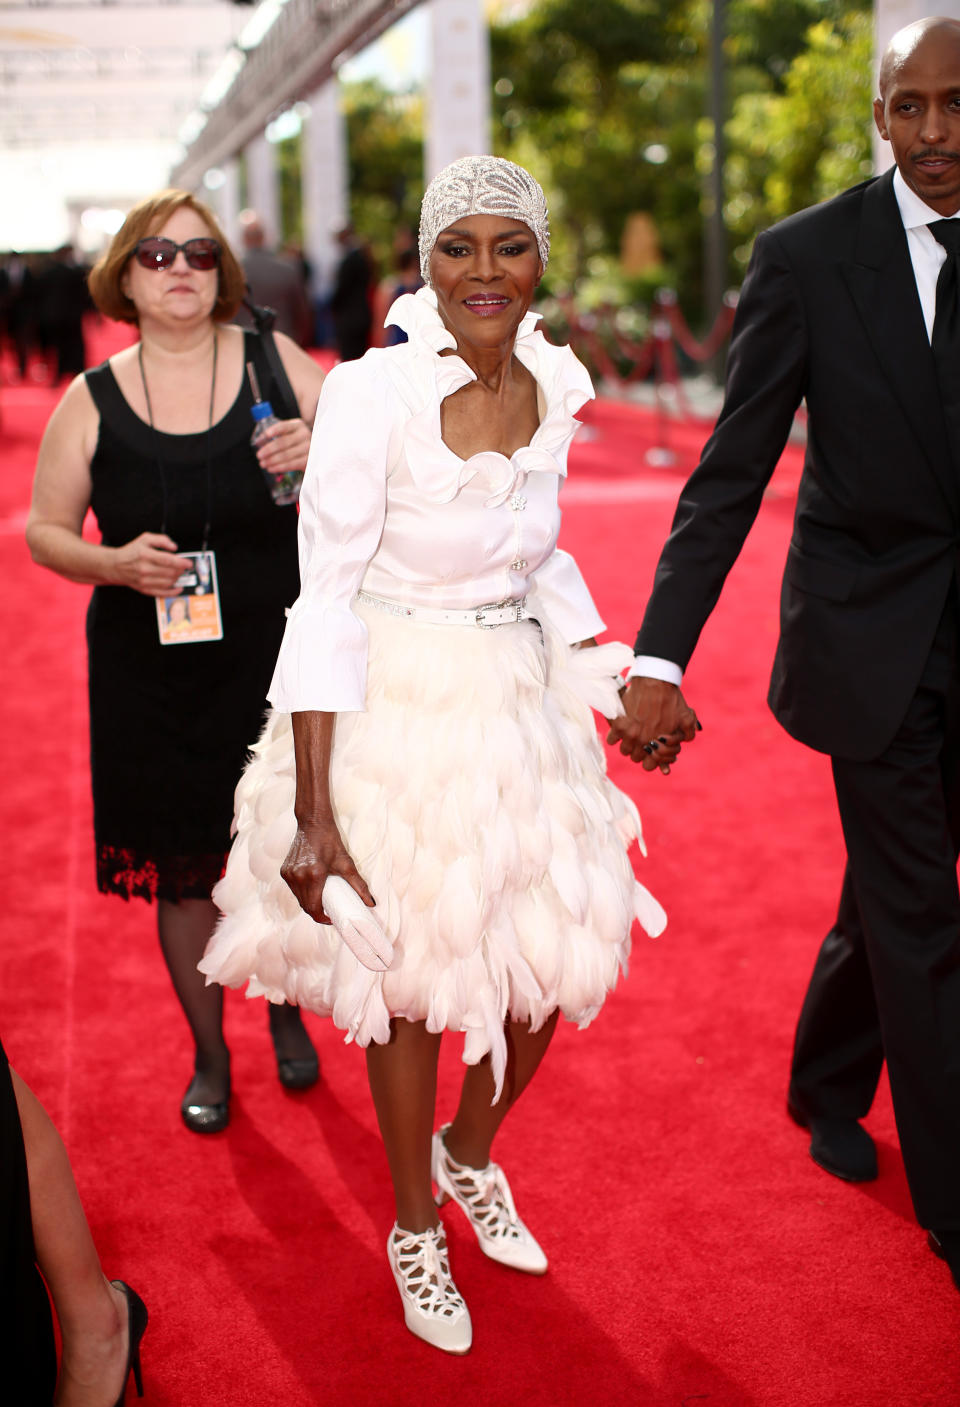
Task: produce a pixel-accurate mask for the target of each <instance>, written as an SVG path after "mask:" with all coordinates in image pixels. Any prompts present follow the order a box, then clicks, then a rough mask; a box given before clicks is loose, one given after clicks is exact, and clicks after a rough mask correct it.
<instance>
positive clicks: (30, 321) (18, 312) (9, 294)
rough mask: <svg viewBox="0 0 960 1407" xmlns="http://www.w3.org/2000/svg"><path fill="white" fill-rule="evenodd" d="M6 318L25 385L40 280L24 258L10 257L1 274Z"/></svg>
mask: <svg viewBox="0 0 960 1407" xmlns="http://www.w3.org/2000/svg"><path fill="white" fill-rule="evenodd" d="M0 277H2V284H0V289H2V298H3V316H4V326H5V329H6V334H7V337H8V338H9V339H10V342H11V345H12V346H13V351H14V356H15V357H16V361H17V371H18V373H19V376H20V380H21V381H22V380H23V379H24V378H25V377H26V374H27V363H28V362H29V360H30V350H31V347H32V345H33V342H34V338H35V335H36V323H37V306H36V304H37V277H36V274H35V273H34V272H33V270H32V269H31V267H30V260H29V258H27V257H26V256H25V255H23V254H16V253H14V254H9V255H8V256H7V258H6V259H5V260H4V264H3V271H2V276H0Z"/></svg>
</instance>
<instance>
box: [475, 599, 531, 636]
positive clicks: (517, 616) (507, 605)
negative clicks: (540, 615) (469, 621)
mask: <svg viewBox="0 0 960 1407" xmlns="http://www.w3.org/2000/svg"><path fill="white" fill-rule="evenodd" d="M526 599H527V598H526V597H525V596H524V598H523V600H521V601H515V600H513V599H512V598H508V599H507V600H506V601H488V602H487V604H486V605H485V606H478V607H477V617H476V623H477V625H478V626H479V627H480V629H481V630H496V629H497V628H498V626H501V625H513V624H514V623H515V622H517V621H521V620H523V608H524V605H525V604H526ZM507 610H512V611H513V613H514V614H513V615H512V616H508V617H507V619H506V620H495V621H491V622H490V623H489V624H488V623H487V621H485V620H484V619H483V613H484V611H507Z"/></svg>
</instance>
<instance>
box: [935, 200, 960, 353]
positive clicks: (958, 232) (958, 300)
mask: <svg viewBox="0 0 960 1407" xmlns="http://www.w3.org/2000/svg"><path fill="white" fill-rule="evenodd" d="M927 229H928V230H929V231H930V233H931V234H932V235H933V237H934V239H935V240H936V241H937V243H938V244H942V245H943V247H944V249H945V250H946V251H947V257H946V259H945V260H944V261H943V266H942V268H941V269H940V275H939V277H938V279H937V311H936V316H935V317H934V320H933V339H932V340H933V354H934V356H935V357H937V358H938V359H939V357H940V356H941V355H942V354H944V353H946V352H948V351H949V352H952V354H953V356H954V357H958V356H960V278H958V270H957V256H958V255H960V220H934V221H933V223H932V224H930V225H928V226H927ZM953 366H954V376H955V377H956V375H957V372H958V371H960V361H954V363H953Z"/></svg>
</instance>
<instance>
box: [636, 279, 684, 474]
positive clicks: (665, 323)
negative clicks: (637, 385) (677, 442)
mask: <svg viewBox="0 0 960 1407" xmlns="http://www.w3.org/2000/svg"><path fill="white" fill-rule="evenodd" d="M670 296H673V297H674V298H676V294H674V293H673V291H672V290H671V289H666V288H661V289H658V290H657V293H656V297H655V299H654V314H653V367H654V371H653V386H654V397H655V405H656V411H657V420H656V427H657V443H656V444H655V445H651V447H650V448H649V449H648V450H647V452H646V455H645V456H644V458H645V459H646V461H647V463H648V464H649V465H650V467H651V468H653V469H667V468H669V467H670V466H671V465H673V464H675V463H676V460H677V456H676V454H675V453H674V451H673V450H672V449H671V447H670V416H669V415H668V413H667V406H666V398H665V394H664V385H665V383H666V380H667V377H668V376H669V370H670V367H671V363H672V367H673V370H674V372H676V361H675V360H674V359H673V356H672V352H673V332H672V329H671V326H670V320H669V318H668V317H667V316H666V314H665V304H666V303H667V301H668V299H669V297H670ZM674 384H675V383H674Z"/></svg>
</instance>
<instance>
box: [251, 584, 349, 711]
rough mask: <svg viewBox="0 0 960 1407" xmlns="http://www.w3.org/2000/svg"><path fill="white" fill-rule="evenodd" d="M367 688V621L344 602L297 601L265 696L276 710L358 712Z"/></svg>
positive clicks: (289, 618)
mask: <svg viewBox="0 0 960 1407" xmlns="http://www.w3.org/2000/svg"><path fill="white" fill-rule="evenodd" d="M366 693H367V627H366V626H365V625H364V623H363V621H362V620H360V619H359V618H358V617H357V616H355V615H354V613H353V611H352V610H350V608H349V607H345V606H341V605H333V604H320V603H316V602H307V601H305V600H304V599H303V598H301V599H300V601H298V602H297V604H296V605H295V606H294V608H293V610H292V611H291V612H290V615H289V616H288V618H287V628H286V631H285V632H284V636H283V643H282V644H281V646H280V654H279V657H278V659H277V666H276V669H275V670H274V673H273V679H272V681H271V684H270V689H269V691H268V693H267V699H268V700H269V702H270V703H271V704H272V705H273V707H274V708H275V709H278V710H279V711H280V712H281V713H304V712H311V711H314V710H317V711H320V712H324V713H357V712H362V710H363V709H364V707H365V704H366Z"/></svg>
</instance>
